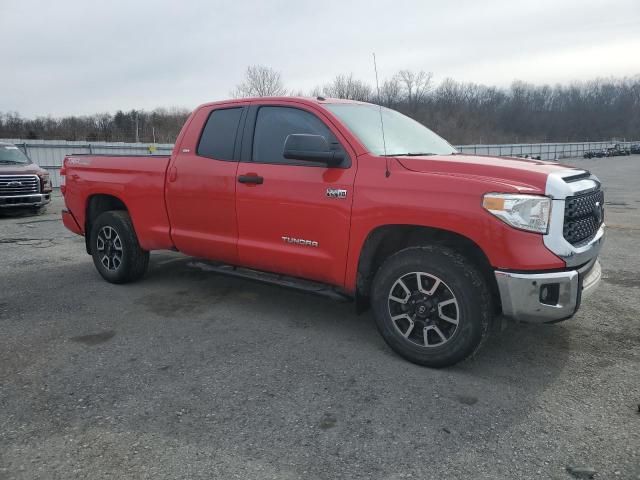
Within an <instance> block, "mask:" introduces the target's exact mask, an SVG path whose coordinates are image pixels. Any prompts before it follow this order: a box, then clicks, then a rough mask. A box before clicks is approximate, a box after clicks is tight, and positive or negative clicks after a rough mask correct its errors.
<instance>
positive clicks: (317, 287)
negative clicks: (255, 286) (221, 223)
mask: <svg viewBox="0 0 640 480" xmlns="http://www.w3.org/2000/svg"><path fill="white" fill-rule="evenodd" d="M187 266H189V267H192V268H199V269H200V270H203V271H205V272H214V273H221V274H223V275H229V276H232V277H238V278H245V279H248V280H255V281H258V282H262V283H269V284H272V285H279V286H281V287H286V288H291V289H294V290H299V291H301V292H307V293H313V294H316V295H321V296H323V297H329V298H332V299H333V300H339V301H342V302H350V301H352V300H353V297H351V296H349V295H347V294H346V293H343V292H341V291H340V290H339V289H338V288H336V287H333V286H331V285H327V284H324V283H320V282H313V281H311V280H303V279H301V278H296V277H289V276H286V275H279V274H277V273H268V272H261V271H258V270H251V269H250V268H242V267H234V266H233V265H226V264H223V263H215V262H208V261H205V260H197V261H191V262H189V263H187Z"/></svg>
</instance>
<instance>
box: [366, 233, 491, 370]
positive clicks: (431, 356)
mask: <svg viewBox="0 0 640 480" xmlns="http://www.w3.org/2000/svg"><path fill="white" fill-rule="evenodd" d="M371 298H372V309H373V314H374V317H375V320H376V325H377V327H378V330H379V331H380V333H381V334H382V337H383V338H384V340H385V341H386V342H387V344H388V345H389V346H390V347H391V348H392V349H393V350H394V351H395V352H397V353H398V354H400V355H401V356H403V357H404V358H406V359H408V360H410V361H411V362H414V363H417V364H419V365H425V366H429V367H445V366H449V365H453V364H455V363H457V362H459V361H461V360H463V359H465V358H467V357H469V356H471V355H472V354H473V353H474V352H475V351H477V350H478V348H479V347H480V345H481V344H482V342H483V340H485V339H486V337H487V335H488V333H489V323H490V321H491V317H492V308H491V295H490V293H489V290H488V288H487V286H486V283H485V281H484V279H483V278H482V275H481V274H480V272H478V270H477V268H476V267H475V266H474V265H473V264H472V263H471V262H469V261H468V260H467V259H466V258H465V257H463V256H462V255H460V254H458V253H456V252H454V251H452V250H450V249H448V248H444V247H439V246H424V247H411V248H406V249H404V250H401V251H399V252H398V253H395V254H394V255H392V256H391V257H389V258H388V259H387V260H386V261H385V262H384V264H383V265H382V266H381V267H380V269H379V270H378V272H377V273H376V276H375V278H374V281H373V287H372V294H371Z"/></svg>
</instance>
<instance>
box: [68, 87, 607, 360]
mask: <svg viewBox="0 0 640 480" xmlns="http://www.w3.org/2000/svg"><path fill="white" fill-rule="evenodd" d="M61 174H62V175H63V176H64V177H63V178H66V185H64V186H63V187H62V191H63V194H64V198H65V203H66V209H65V210H64V211H63V213H62V218H63V221H64V224H65V225H66V227H67V228H69V229H70V230H72V231H73V232H75V233H77V234H80V235H84V236H85V239H86V249H87V252H88V253H89V254H91V255H92V256H93V261H94V264H95V266H96V268H97V269H98V271H99V272H100V274H101V275H102V276H103V277H104V278H105V279H106V280H107V281H109V282H113V283H124V282H129V281H133V280H137V279H139V278H140V277H142V275H143V274H144V273H145V271H146V269H147V266H148V262H149V251H151V250H159V249H173V250H178V251H180V252H182V253H184V254H186V255H190V256H194V257H199V258H203V259H206V260H210V261H214V262H215V264H213V263H212V265H214V268H215V269H218V270H219V271H221V272H227V273H232V274H236V275H247V276H250V275H255V276H258V277H261V278H267V279H271V280H273V281H280V282H281V283H286V284H288V285H293V286H299V287H300V288H305V289H310V290H314V291H318V292H325V293H327V292H331V293H336V294H340V295H343V296H347V297H349V298H352V299H355V300H356V305H357V306H358V307H359V308H360V309H362V308H363V307H366V306H370V307H371V309H372V311H373V316H374V318H375V320H376V324H377V327H378V329H379V331H380V333H381V334H382V336H383V337H384V339H385V341H386V342H387V343H388V344H389V345H390V346H391V347H392V348H393V349H394V350H395V351H396V352H398V353H399V354H400V355H402V356H404V357H405V358H407V359H409V360H410V361H413V362H416V363H419V364H422V365H428V366H434V367H440V366H445V365H451V364H453V363H456V362H458V361H460V360H462V359H464V358H466V357H468V356H470V355H471V354H473V353H474V352H475V351H476V350H477V349H478V347H479V346H480V345H481V343H482V341H483V340H484V339H485V338H486V336H487V334H488V333H489V332H490V331H491V329H492V328H491V327H492V325H493V324H494V319H495V318H496V317H497V316H499V315H503V316H506V317H511V318H513V319H516V320H522V321H528V322H555V321H559V320H564V319H567V318H569V317H571V316H572V315H574V314H575V313H576V311H577V310H578V307H579V306H580V303H581V301H582V300H584V298H585V296H586V295H587V294H588V293H589V292H591V291H592V290H593V288H594V287H595V286H596V285H597V283H598V281H599V280H600V276H601V269H600V264H599V262H598V260H597V257H598V253H599V251H600V248H601V246H602V244H603V241H604V224H603V215H604V210H603V204H604V198H603V192H602V189H601V186H600V182H599V181H598V179H597V178H596V177H594V176H593V175H591V174H590V173H589V172H587V171H585V170H580V169H576V168H571V167H567V166H562V165H559V164H557V163H553V162H543V161H535V160H526V159H516V158H497V157H481V156H470V155H461V154H459V153H457V152H456V150H455V149H454V148H453V147H452V146H451V145H449V143H447V142H446V141H445V140H443V139H442V138H440V137H439V136H437V135H436V134H435V133H433V132H432V131H431V130H429V129H427V128H426V127H424V126H423V125H421V124H419V123H417V122H415V121H414V120H411V119H410V118H408V117H406V116H404V115H402V114H400V113H398V112H396V111H393V110H389V109H386V108H381V107H378V106H375V105H371V104H367V103H360V102H351V101H343V100H335V99H325V98H322V97H318V98H317V99H308V98H291V97H286V98H256V99H242V100H230V101H224V102H217V103H209V104H205V105H202V106H200V107H198V108H197V109H196V110H195V111H194V112H193V113H192V114H191V116H190V117H189V118H188V120H187V122H186V124H185V125H184V127H183V129H182V131H181V132H180V134H179V136H178V138H177V141H176V143H175V148H174V150H173V153H172V154H171V155H170V156H164V157H161V156H96V155H72V156H68V157H66V158H65V161H64V167H63V169H62V172H61ZM259 272H269V273H268V274H266V273H263V274H261V273H259ZM496 323H497V322H496Z"/></svg>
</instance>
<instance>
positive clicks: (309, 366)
mask: <svg viewBox="0 0 640 480" xmlns="http://www.w3.org/2000/svg"><path fill="white" fill-rule="evenodd" d="M572 163H574V164H576V165H579V166H584V167H585V168H588V169H590V170H592V171H593V172H594V173H595V174H597V175H598V176H599V177H600V179H601V180H602V181H603V183H604V187H605V192H606V193H605V195H606V208H607V210H606V220H605V221H606V223H607V225H608V237H607V241H606V244H605V247H604V250H603V253H602V257H601V261H602V264H603V269H604V275H605V278H604V281H603V282H602V283H601V286H600V288H599V290H598V291H597V292H596V293H595V294H594V295H593V296H592V297H590V298H589V299H588V300H587V301H586V302H585V303H584V304H583V306H582V309H581V310H580V312H579V313H578V315H577V316H576V317H574V318H573V319H571V320H569V321H566V322H563V323H560V324H557V325H543V326H535V325H524V324H520V325H516V324H509V325H508V326H507V328H506V329H505V330H504V331H502V332H501V333H499V334H498V335H496V336H494V337H493V338H492V339H491V340H489V341H488V342H487V344H486V345H485V346H484V348H483V350H481V352H480V353H479V354H478V355H477V356H476V357H475V358H473V359H472V360H470V361H468V362H465V363H463V364H460V365H458V366H455V367H452V368H448V369H443V370H432V369H428V368H423V367H419V366H416V365H413V364H411V363H408V362H406V361H404V360H402V359H401V358H399V357H398V356H396V355H395V354H394V353H393V352H392V351H391V350H390V349H389V348H388V347H387V346H386V345H385V343H384V342H383V340H382V338H381V337H380V336H379V335H378V333H377V331H376V329H375V326H374V322H373V319H372V317H371V316H370V314H369V313H367V314H364V315H360V316H358V315H356V314H355V313H354V307H353V305H352V304H349V303H338V302H335V301H332V300H328V299H325V298H322V297H316V296H313V295H310V294H304V293H299V292H295V291H290V290H286V289H283V288H280V287H276V286H270V285H265V284H260V283H255V282H252V281H248V280H242V279H236V278H229V277H224V276H220V275H218V274H215V273H211V272H207V271H203V270H202V269H199V268H198V267H197V266H196V265H194V264H193V263H192V260H190V259H188V258H185V257H182V256H181V255H179V254H177V253H171V252H159V253H153V254H152V257H151V259H152V260H151V268H150V271H149V273H148V274H147V276H146V277H145V278H144V279H143V280H142V281H140V282H138V283H135V284H130V285H120V286H119V285H111V284H108V283H106V282H105V281H103V280H102V279H101V277H100V276H99V275H98V273H97V272H96V270H95V269H94V267H93V264H92V261H91V258H90V257H89V256H88V255H87V254H86V253H85V251H84V241H83V239H82V238H81V237H78V236H75V235H73V234H71V233H70V232H68V231H67V230H65V228H64V227H63V226H62V224H61V222H60V220H59V212H60V209H61V208H62V199H61V198H60V197H59V195H58V196H56V198H55V201H54V202H53V204H52V205H51V206H50V207H49V208H48V210H47V212H45V213H44V214H41V215H37V216H29V215H26V214H12V215H7V214H3V215H2V216H0V333H1V334H0V479H13V478H20V479H22V478H25V479H27V478H28V479H32V478H42V479H72V478H83V479H97V478H117V479H119V478H153V479H159V478H207V479H211V478H221V479H232V478H241V479H244V478H256V479H262V478H274V479H298V478H301V479H334V478H336V479H337V478H341V479H342V478H372V479H401V478H415V479H427V478H434V479H442V478H473V479H484V478H486V479H489V478H557V479H563V478H569V479H570V478H573V476H577V475H580V474H581V473H580V470H578V469H580V468H583V469H584V468H586V469H592V470H593V471H595V478H625V479H627V478H631V479H640V413H639V408H640V406H639V404H640V253H639V252H640V194H639V193H638V182H639V181H640V156H631V157H615V158H604V159H592V160H582V159H581V160H575V161H573V162H572ZM570 471H572V472H573V473H570ZM591 473H593V472H591ZM582 474H583V475H588V474H589V471H588V470H587V471H583V473H582Z"/></svg>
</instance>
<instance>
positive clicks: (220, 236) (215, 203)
mask: <svg viewBox="0 0 640 480" xmlns="http://www.w3.org/2000/svg"><path fill="white" fill-rule="evenodd" d="M246 113H247V105H246V104H245V105H242V104H241V105H238V103H235V104H232V105H215V106H210V107H204V108H202V109H200V110H199V111H198V112H196V114H195V115H194V117H193V119H192V121H191V123H190V126H189V127H188V129H187V133H186V134H185V136H184V138H183V139H182V142H181V143H180V146H179V148H178V149H177V150H176V154H175V156H174V158H173V159H172V162H171V164H170V165H169V168H168V170H167V182H166V201H167V209H168V213H169V220H170V223H171V238H172V240H173V242H174V244H175V246H176V247H177V248H178V250H180V251H181V252H183V253H185V254H187V255H191V256H196V257H204V258H209V259H213V260H219V261H222V262H227V263H236V261H237V258H238V257H237V242H238V226H237V221H236V200H235V195H236V171H237V168H238V157H239V152H240V137H241V133H239V132H240V131H241V128H242V125H243V122H244V120H245V116H246Z"/></svg>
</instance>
